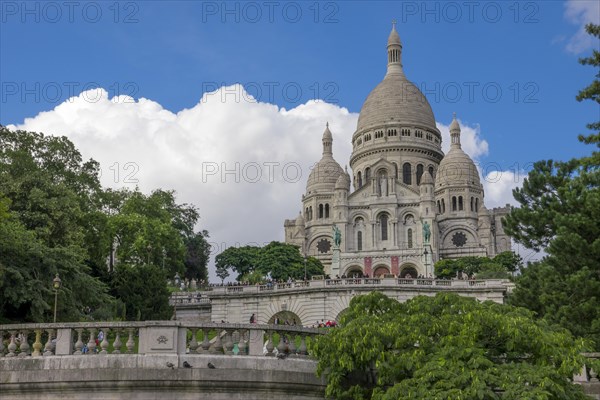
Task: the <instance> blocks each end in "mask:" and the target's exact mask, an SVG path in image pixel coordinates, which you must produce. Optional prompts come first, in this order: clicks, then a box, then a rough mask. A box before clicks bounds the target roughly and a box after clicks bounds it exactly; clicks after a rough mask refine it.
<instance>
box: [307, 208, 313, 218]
mask: <svg viewBox="0 0 600 400" xmlns="http://www.w3.org/2000/svg"><path fill="white" fill-rule="evenodd" d="M312 217H313V216H312V206H310V207H308V220H309V221H310V220H312Z"/></svg>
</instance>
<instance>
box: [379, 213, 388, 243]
mask: <svg viewBox="0 0 600 400" xmlns="http://www.w3.org/2000/svg"><path fill="white" fill-rule="evenodd" d="M379 223H380V224H381V240H388V216H387V214H381V217H379Z"/></svg>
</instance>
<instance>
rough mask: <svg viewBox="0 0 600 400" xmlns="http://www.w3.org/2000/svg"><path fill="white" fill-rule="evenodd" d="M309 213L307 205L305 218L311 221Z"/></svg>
mask: <svg viewBox="0 0 600 400" xmlns="http://www.w3.org/2000/svg"><path fill="white" fill-rule="evenodd" d="M309 215H310V214H309V213H308V207H306V211H305V212H304V219H305V220H307V221H309V220H310V219H309Z"/></svg>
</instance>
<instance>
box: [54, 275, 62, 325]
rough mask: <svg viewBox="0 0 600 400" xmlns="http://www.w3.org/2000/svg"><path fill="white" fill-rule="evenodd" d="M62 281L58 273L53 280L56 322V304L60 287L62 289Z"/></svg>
mask: <svg viewBox="0 0 600 400" xmlns="http://www.w3.org/2000/svg"><path fill="white" fill-rule="evenodd" d="M61 284H62V281H61V280H60V278H59V277H58V274H56V277H54V279H53V280H52V287H53V288H54V322H56V304H57V303H58V289H60V285H61Z"/></svg>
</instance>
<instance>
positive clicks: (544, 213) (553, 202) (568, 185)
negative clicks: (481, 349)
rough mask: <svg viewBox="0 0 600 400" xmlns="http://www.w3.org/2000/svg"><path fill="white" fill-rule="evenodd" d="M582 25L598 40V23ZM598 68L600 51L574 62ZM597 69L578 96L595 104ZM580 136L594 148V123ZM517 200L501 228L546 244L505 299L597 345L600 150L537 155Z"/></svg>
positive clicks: (531, 243)
mask: <svg viewBox="0 0 600 400" xmlns="http://www.w3.org/2000/svg"><path fill="white" fill-rule="evenodd" d="M587 31H588V32H589V33H590V34H592V35H594V36H596V37H598V38H600V27H599V26H595V25H588V26H587ZM580 62H581V63H582V64H584V65H592V66H595V67H599V66H600V53H599V52H598V51H597V50H594V52H593V55H592V57H589V58H584V59H582V60H580ZM598 78H600V73H598V74H597V75H596V79H595V80H594V81H593V82H592V84H591V85H589V86H588V87H586V88H585V89H583V90H582V91H580V92H579V95H578V96H577V100H579V101H582V100H586V99H588V100H592V101H594V102H596V103H598V104H600V81H599V79H598ZM588 128H590V129H592V130H595V132H593V133H592V134H590V135H588V136H580V137H579V140H580V141H583V142H585V143H588V144H596V148H597V147H598V146H600V140H599V138H600V132H598V130H599V129H600V121H597V122H593V123H591V124H588ZM513 194H514V197H515V199H516V200H517V201H518V202H519V207H518V208H513V209H512V210H511V212H510V214H509V215H508V216H507V217H506V219H505V221H504V223H505V227H506V231H507V233H508V234H509V235H511V236H512V237H513V238H514V239H515V240H516V241H518V242H520V243H522V244H523V245H525V246H526V247H528V248H531V249H535V250H540V249H545V251H546V253H547V254H548V256H547V257H545V258H544V259H543V260H541V261H540V262H536V263H533V264H531V265H529V266H528V267H527V268H525V269H524V270H523V272H522V275H521V276H520V277H519V278H518V279H517V280H516V289H515V291H514V292H513V294H512V296H511V297H510V298H509V300H510V302H511V303H512V304H515V305H520V306H524V307H527V308H529V309H531V310H534V311H536V312H537V313H538V315H539V316H541V317H543V318H545V319H547V320H549V321H552V322H556V323H559V324H561V325H562V326H564V327H566V328H568V329H569V330H571V332H573V333H574V334H575V335H578V336H583V337H586V338H590V339H593V340H594V341H595V348H596V349H600V295H599V293H600V212H599V210H600V153H599V152H598V151H593V152H592V154H591V155H590V156H586V157H581V158H576V159H572V160H569V161H566V162H562V161H553V160H546V161H539V162H537V163H535V164H534V168H533V170H532V171H531V172H530V173H529V174H528V176H527V178H526V179H525V181H524V182H523V187H522V188H520V189H515V190H514V191H513Z"/></svg>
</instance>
